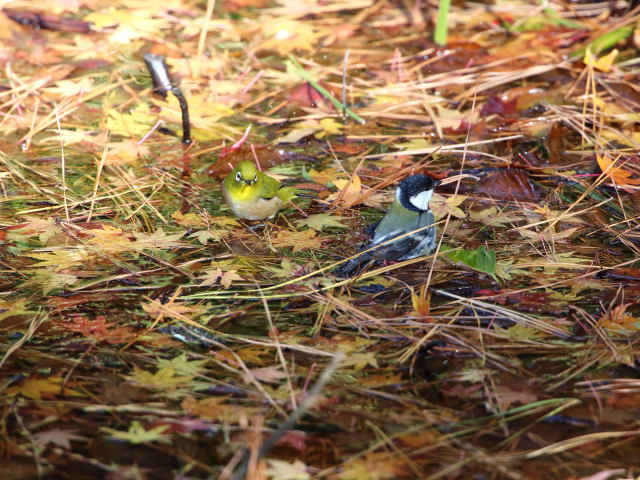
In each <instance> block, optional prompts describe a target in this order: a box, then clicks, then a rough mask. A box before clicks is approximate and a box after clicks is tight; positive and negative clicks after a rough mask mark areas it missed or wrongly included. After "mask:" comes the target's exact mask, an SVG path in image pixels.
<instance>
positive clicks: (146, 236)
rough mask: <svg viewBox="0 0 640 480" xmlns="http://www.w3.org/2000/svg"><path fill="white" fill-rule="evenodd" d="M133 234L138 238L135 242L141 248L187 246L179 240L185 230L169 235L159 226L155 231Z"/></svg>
mask: <svg viewBox="0 0 640 480" xmlns="http://www.w3.org/2000/svg"><path fill="white" fill-rule="evenodd" d="M133 235H134V237H136V240H137V241H136V243H135V244H136V246H137V247H138V248H140V249H156V248H160V249H170V248H179V247H184V246H185V244H184V243H183V242H180V241H179V240H180V239H181V238H182V236H183V235H184V232H182V233H174V234H173V235H167V234H166V233H164V230H163V229H162V228H159V229H158V230H156V231H155V232H153V233H144V232H134V233H133Z"/></svg>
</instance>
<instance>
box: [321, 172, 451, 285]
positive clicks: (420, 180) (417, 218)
mask: <svg viewBox="0 0 640 480" xmlns="http://www.w3.org/2000/svg"><path fill="white" fill-rule="evenodd" d="M438 185H440V180H436V179H435V178H431V177H429V176H427V175H422V174H417V175H411V176H409V177H407V178H405V179H404V180H403V181H402V182H400V184H399V185H398V188H397V189H396V198H395V200H394V202H393V204H392V205H391V207H390V208H389V210H388V211H387V214H386V215H385V216H384V217H383V218H382V220H380V221H379V222H378V223H377V224H373V225H372V226H371V227H370V228H371V229H372V230H373V235H372V238H371V242H370V243H369V244H368V245H366V246H365V247H364V248H363V249H362V250H365V252H364V253H362V254H360V255H358V256H357V257H355V258H352V259H351V260H349V261H347V262H345V263H343V264H342V265H340V266H339V267H337V268H336V269H335V270H334V271H333V273H334V274H335V275H336V276H339V277H351V276H353V275H355V274H357V273H359V272H361V271H362V270H364V269H365V268H366V267H367V266H368V265H370V264H372V263H378V262H382V261H402V260H409V259H411V258H416V257H420V256H423V255H428V254H430V253H431V252H433V251H434V250H435V247H436V226H435V225H434V223H435V218H434V216H433V213H432V212H431V210H429V202H430V201H431V196H432V195H433V190H434V189H435V188H436V187H437V186H438ZM394 239H396V240H394ZM366 250H369V251H366Z"/></svg>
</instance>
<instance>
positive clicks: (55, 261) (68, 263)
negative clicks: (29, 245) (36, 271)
mask: <svg viewBox="0 0 640 480" xmlns="http://www.w3.org/2000/svg"><path fill="white" fill-rule="evenodd" d="M29 256H30V257H32V258H35V259H37V260H40V263H37V264H35V265H32V267H34V268H43V267H53V270H54V271H56V272H59V271H60V270H65V269H67V268H71V267H74V266H76V265H81V264H84V263H86V262H87V260H89V252H87V251H86V250H85V249H83V248H74V249H60V250H54V251H53V252H41V253H30V254H29Z"/></svg>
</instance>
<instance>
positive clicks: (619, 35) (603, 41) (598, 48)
mask: <svg viewBox="0 0 640 480" xmlns="http://www.w3.org/2000/svg"><path fill="white" fill-rule="evenodd" d="M633 28H634V27H633V25H626V26H624V27H620V28H617V29H615V30H612V31H611V32H607V33H605V34H604V35H602V36H600V37H598V38H596V39H595V40H592V41H591V42H589V43H588V44H587V45H586V46H584V47H583V48H581V49H580V50H578V51H577V52H575V53H574V54H573V58H576V57H580V58H582V57H583V56H584V52H586V51H587V48H590V49H591V52H593V53H594V54H596V55H598V54H600V53H602V52H604V51H605V50H608V49H610V48H612V47H614V46H615V45H616V44H617V43H618V42H619V41H621V40H624V39H625V38H627V37H628V36H629V35H631V34H632V33H633Z"/></svg>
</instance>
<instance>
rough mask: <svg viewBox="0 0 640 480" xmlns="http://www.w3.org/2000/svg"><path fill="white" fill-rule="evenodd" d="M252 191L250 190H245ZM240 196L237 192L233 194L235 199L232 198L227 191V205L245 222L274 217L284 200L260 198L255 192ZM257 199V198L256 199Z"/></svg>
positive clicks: (225, 194) (225, 193)
mask: <svg viewBox="0 0 640 480" xmlns="http://www.w3.org/2000/svg"><path fill="white" fill-rule="evenodd" d="M244 190H250V189H248V188H247V189H244ZM238 193H241V194H240V195H238V194H237V193H236V192H234V193H233V197H234V198H230V195H229V193H228V192H227V191H225V192H224V196H225V199H226V200H227V203H228V204H229V206H230V207H231V210H233V213H235V214H236V215H237V216H238V217H240V218H244V219H245V220H264V219H266V218H271V217H273V216H274V215H275V214H276V213H278V210H280V207H281V206H282V200H280V199H279V198H278V197H273V198H270V199H268V200H267V199H264V198H260V196H259V195H258V196H256V195H254V193H253V192H249V193H250V194H249V195H246V194H242V193H244V192H238ZM256 197H257V198H256Z"/></svg>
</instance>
